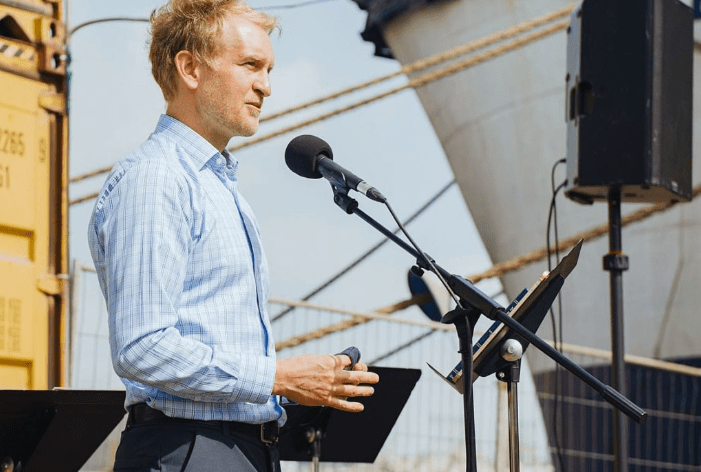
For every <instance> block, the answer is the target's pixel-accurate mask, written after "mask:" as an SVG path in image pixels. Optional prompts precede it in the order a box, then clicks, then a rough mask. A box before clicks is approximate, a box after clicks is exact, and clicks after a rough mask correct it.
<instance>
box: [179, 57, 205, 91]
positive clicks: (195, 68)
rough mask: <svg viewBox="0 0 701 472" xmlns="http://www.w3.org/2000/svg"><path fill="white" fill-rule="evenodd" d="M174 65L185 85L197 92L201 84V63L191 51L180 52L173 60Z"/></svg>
mask: <svg viewBox="0 0 701 472" xmlns="http://www.w3.org/2000/svg"><path fill="white" fill-rule="evenodd" d="M173 64H174V65H175V71H176V73H177V74H178V77H179V78H180V80H181V81H182V83H183V85H184V86H185V87H186V88H187V89H189V90H195V89H196V88H197V86H198V85H199V83H200V65H201V63H200V61H198V60H197V58H196V57H195V56H194V55H193V54H192V53H191V52H190V51H180V52H178V53H177V54H176V55H175V57H174V58H173Z"/></svg>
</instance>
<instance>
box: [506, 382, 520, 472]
mask: <svg viewBox="0 0 701 472" xmlns="http://www.w3.org/2000/svg"><path fill="white" fill-rule="evenodd" d="M508 396H509V451H510V454H509V461H510V464H511V467H510V469H509V470H511V472H519V471H520V470H521V459H520V450H519V438H518V383H516V382H514V381H511V382H509V383H508Z"/></svg>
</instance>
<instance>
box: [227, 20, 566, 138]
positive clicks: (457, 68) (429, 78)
mask: <svg viewBox="0 0 701 472" xmlns="http://www.w3.org/2000/svg"><path fill="white" fill-rule="evenodd" d="M568 26H569V21H561V22H558V23H556V24H554V25H552V26H549V27H548V28H544V29H543V30H541V31H538V32H536V33H532V34H529V35H526V36H525V37H523V38H521V39H518V40H514V41H510V42H508V43H506V44H504V45H503V46H499V47H496V48H494V49H491V50H489V51H487V52H484V53H482V54H478V55H476V56H472V57H470V58H468V59H465V60H463V61H460V62H457V63H455V64H453V65H451V66H448V67H445V68H442V69H439V70H438V71H436V72H433V73H429V74H425V75H423V76H420V77H418V78H415V79H411V80H410V81H409V82H407V83H406V84H404V85H400V86H398V87H395V88H393V89H390V90H387V91H385V92H382V93H379V94H377V95H373V96H372V97H369V98H366V99H364V100H360V101H357V102H355V103H351V104H350V105H347V106H345V107H341V108H338V109H336V110H333V111H331V112H328V113H323V114H321V115H319V116H317V117H315V118H311V119H308V120H305V121H302V122H300V123H297V124H294V125H290V126H288V127H286V128H282V129H279V130H277V131H273V132H271V133H268V134H264V135H262V136H260V137H258V138H256V139H251V140H248V141H246V142H244V143H241V144H239V145H237V146H231V147H229V148H228V151H229V152H235V151H239V150H241V149H245V148H247V147H250V146H253V145H255V144H259V143H261V142H263V141H268V140H270V139H273V138H277V137H279V136H282V135H284V134H288V133H291V132H292V131H296V130H298V129H300V128H305V127H307V126H310V125H313V124H315V123H318V122H320V121H325V120H328V119H330V118H333V117H336V116H339V115H342V114H344V113H347V112H349V111H352V110H355V109H356V108H360V107H364V106H366V105H370V104H371V103H374V102H377V101H379V100H382V99H384V98H387V97H391V96H392V95H396V94H398V93H399V92H403V91H404V90H407V89H410V88H418V87H422V86H424V85H427V84H429V83H431V82H434V81H436V80H439V79H442V78H445V77H447V76H449V75H452V74H455V73H457V72H462V71H463V70H465V69H468V68H470V67H473V66H476V65H478V64H480V63H482V62H484V61H487V60H489V59H493V58H495V57H497V56H500V55H502V54H505V53H507V52H510V51H512V50H514V49H517V48H520V47H523V46H525V45H527V44H530V43H532V42H534V41H537V40H539V39H542V38H544V37H546V36H549V35H551V34H554V33H556V32H558V31H561V30H564V29H566V28H567V27H568Z"/></svg>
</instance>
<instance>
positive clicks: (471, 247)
mask: <svg viewBox="0 0 701 472" xmlns="http://www.w3.org/2000/svg"><path fill="white" fill-rule="evenodd" d="M285 2H286V0H276V1H270V2H264V1H253V2H251V5H252V6H253V7H257V8H267V7H270V6H280V5H287V3H285ZM289 2H290V3H289V4H295V3H299V2H298V0H289ZM160 3H161V2H160V1H143V0H140V1H135V0H126V1H121V2H89V1H87V0H71V1H70V4H69V12H70V14H69V15H70V16H69V27H70V28H74V27H76V26H78V25H80V24H81V23H83V22H85V21H89V20H94V19H98V18H107V17H132V18H147V17H148V15H149V14H150V12H151V11H152V9H153V8H155V7H156V6H158V5H159V4H160ZM269 13H272V14H274V15H275V16H277V17H278V19H279V22H280V25H281V33H280V34H278V33H274V34H273V36H272V42H273V48H274V50H275V54H276V64H275V69H274V71H273V73H272V76H271V82H272V91H273V92H272V95H271V97H269V98H268V99H266V102H265V105H264V108H263V115H265V114H266V113H270V112H274V111H279V110H282V109H285V108H287V107H289V106H292V105H295V104H299V103H303V102H305V101H308V100H310V99H313V98H317V97H319V96H323V95H325V94H328V93H330V92H334V91H337V90H340V89H343V88H345V87H348V86H352V85H355V84H358V83H361V82H363V81H365V80H369V79H372V78H375V77H377V76H380V75H384V74H386V73H389V72H392V71H395V70H397V69H398V68H399V64H398V63H397V62H396V61H394V60H390V59H384V58H378V57H375V56H374V55H373V51H374V46H373V45H372V44H370V43H367V42H364V41H363V40H362V38H361V37H360V32H361V31H362V30H363V28H364V24H365V19H366V13H365V12H363V11H361V10H360V9H359V8H358V7H357V6H356V4H355V3H353V2H352V1H350V0H332V1H329V2H324V3H318V4H313V5H309V6H306V7H300V8H294V9H272V10H269ZM146 40H147V23H139V22H115V23H101V24H97V25H92V26H88V27H85V28H82V29H80V30H78V31H77V32H76V33H75V35H73V36H72V37H71V38H70V44H69V47H70V56H71V64H70V71H71V85H70V93H71V95H70V113H71V115H70V120H71V121H70V175H71V177H75V176H77V175H80V174H83V173H86V172H89V171H92V170H94V169H98V168H103V167H105V166H110V165H112V164H114V163H115V162H117V161H118V160H119V159H120V158H121V157H122V156H124V155H125V154H126V153H128V152H129V151H131V150H132V149H133V148H135V147H136V146H137V145H138V144H139V143H140V142H142V141H143V140H144V139H146V137H147V136H148V134H149V133H150V132H151V131H152V130H153V129H154V127H155V124H156V122H157V120H158V117H159V115H160V114H161V113H162V112H163V111H164V101H163V99H162V96H161V94H160V90H159V89H158V87H157V86H156V84H155V82H154V81H153V79H152V77H151V75H150V66H149V64H148V60H147V46H146ZM405 80H406V79H405V78H403V77H400V78H398V79H395V80H394V81H393V82H391V83H389V84H387V85H385V86H380V87H378V88H374V89H371V90H370V91H368V92H365V93H360V94H356V95H352V96H350V97H348V98H347V99H345V100H341V101H335V102H332V103H331V104H328V105H324V106H321V107H316V108H313V109H311V110H309V111H306V112H304V113H299V114H296V115H294V116H291V117H289V118H285V119H281V120H275V121H272V122H269V123H264V124H263V125H262V126H261V128H260V130H259V132H258V135H261V134H265V133H267V132H270V131H272V130H276V129H279V128H281V127H282V126H286V125H289V124H292V123H297V122H299V121H301V120H303V119H306V118H309V117H314V116H317V115H318V114H321V113H322V112H326V111H330V110H332V109H336V108H338V107H340V106H342V105H344V104H346V103H350V102H354V101H356V100H359V99H361V98H364V97H367V96H370V95H372V94H375V93H379V92H381V91H383V90H386V89H388V88H390V87H395V86H398V85H401V84H403V83H405ZM299 134H314V135H316V136H319V137H321V138H322V139H324V140H326V141H327V142H328V143H329V144H330V145H331V147H332V149H333V152H334V158H335V161H336V162H338V163H339V164H341V165H342V166H344V167H346V168H348V169H349V170H351V171H353V172H354V173H356V174H358V175H360V176H361V177H362V178H364V179H365V180H366V181H368V182H369V183H371V185H374V186H375V187H377V188H378V189H379V190H380V191H382V192H383V193H384V195H386V196H387V197H388V199H389V201H390V203H391V204H392V207H393V208H394V210H395V211H396V213H397V214H398V215H399V217H400V218H402V219H404V218H406V217H408V216H409V215H410V214H412V213H413V212H414V211H415V210H416V209H417V208H419V207H420V206H421V205H422V204H423V203H424V202H426V201H427V200H428V199H430V198H431V197H432V196H433V195H434V194H435V193H436V192H438V190H439V189H441V188H442V187H443V186H444V185H446V184H447V183H448V182H450V181H451V180H452V178H453V175H452V172H451V170H450V168H449V166H448V163H447V161H446V159H445V156H444V153H443V151H442V149H441V147H440V143H439V142H438V140H437V138H436V135H435V133H434V131H433V129H432V128H431V125H430V124H429V122H428V119H427V117H426V115H425V113H424V111H423V109H422V107H421V105H420V103H419V101H418V99H417V97H416V95H415V92H414V91H413V90H409V91H405V92H402V93H400V94H398V95H395V96H393V97H390V98H388V99H384V100H383V101H381V102H376V103H374V104H371V105H369V106H366V107H363V108H361V109H357V110H354V111H352V112H350V113H346V114H344V115H341V116H337V117H334V118H332V119H330V120H327V121H324V122H321V123H319V124H315V125H312V126H309V127H307V128H304V129H301V130H299V131H296V132H293V133H290V134H287V135H284V136H281V137H278V138H275V139H273V140H270V141H267V142H265V143H263V144H260V145H255V146H252V147H249V148H246V149H243V150H241V151H238V152H236V153H235V155H236V157H237V158H238V160H239V161H240V166H241V174H240V186H241V187H240V189H241V191H242V193H243V194H244V196H245V197H246V199H247V200H248V201H249V203H250V204H251V206H252V207H253V209H254V211H255V212H256V215H257V217H258V219H259V221H260V225H261V228H262V235H263V241H264V244H265V247H266V251H267V255H268V260H269V263H270V267H271V279H272V291H271V294H272V296H275V297H281V298H288V299H300V298H301V297H303V296H304V295H305V294H306V293H308V292H309V291H311V290H312V289H314V288H315V287H316V286H317V285H319V284H321V283H323V282H324V281H325V280H326V279H327V278H329V277H330V276H332V275H334V274H335V273H336V272H337V271H338V270H339V269H340V268H342V267H344V266H345V265H346V264H348V263H350V262H352V261H354V260H355V259H356V258H357V257H358V256H359V255H360V254H362V253H364V252H365V251H366V250H367V249H368V248H369V247H371V246H372V245H374V244H375V243H376V242H378V241H380V239H381V235H380V234H379V233H377V232H376V231H375V230H374V229H372V228H370V227H369V226H367V225H366V224H365V223H364V222H363V221H362V220H360V219H359V218H357V217H356V216H349V215H346V214H345V213H344V212H343V211H342V210H341V209H340V208H338V207H336V206H335V205H334V203H333V200H332V192H331V189H330V186H329V185H328V183H327V182H326V181H325V180H323V179H320V180H307V179H303V178H301V177H299V176H297V175H295V174H293V173H292V172H291V171H290V170H289V169H287V167H286V166H285V163H284V151H285V147H286V146H287V144H288V143H289V141H290V140H291V139H292V138H294V137H295V136H297V135H299ZM241 142H242V140H240V139H236V138H235V139H234V140H232V141H231V143H230V144H231V145H237V144H239V143H241ZM105 177H106V175H102V176H99V177H95V178H92V179H89V180H87V181H84V182H80V183H75V184H72V185H71V187H70V198H71V199H76V198H79V197H81V196H83V195H87V194H90V193H93V192H96V191H97V190H99V188H100V186H101V185H102V183H103V181H104V179H105ZM359 197H360V198H359V203H360V208H361V209H362V210H364V211H366V212H368V213H370V214H371V215H372V216H373V217H375V218H376V219H378V220H379V221H380V222H381V223H383V224H384V225H386V226H388V227H391V228H394V223H393V222H392V220H391V219H390V215H389V214H388V212H387V211H386V209H385V208H384V207H383V206H381V205H379V204H377V203H375V202H371V201H369V200H366V199H364V198H363V197H362V196H359ZM93 203H94V202H93V201H90V202H86V203H81V204H77V205H74V206H72V208H71V212H70V255H71V258H72V259H77V260H79V261H81V262H82V263H86V264H88V265H89V264H90V263H91V259H90V255H89V251H88V249H87V237H86V228H87V223H88V219H89V215H90V211H91V209H92V205H93ZM408 229H409V231H410V233H411V234H412V236H413V237H414V239H415V240H416V241H417V242H418V243H419V245H420V246H421V247H422V249H423V250H424V251H426V252H427V253H429V254H430V255H431V256H432V257H434V258H435V259H436V260H437V261H438V262H439V263H440V264H441V265H442V266H443V267H445V268H446V269H448V270H449V271H451V272H456V273H460V274H469V273H476V272H479V271H480V270H482V269H484V268H486V267H488V266H489V260H488V257H487V256H486V253H485V251H484V248H483V246H482V244H481V242H480V240H479V236H477V234H476V232H475V230H474V226H473V224H472V221H471V218H470V215H469V212H468V210H467V208H466V206H465V204H464V202H463V200H462V198H461V196H460V193H459V191H458V189H457V187H453V188H452V189H451V190H450V191H448V192H447V194H446V195H444V196H443V197H442V198H441V199H440V200H438V201H437V203H436V204H434V205H433V206H432V207H431V208H430V209H429V210H427V211H426V212H425V214H424V215H423V216H422V217H421V218H420V219H418V220H417V221H416V222H414V223H413V224H412V225H410V226H409V227H408ZM412 263H413V261H412V259H411V257H410V256H409V255H408V254H406V253H404V252H403V251H402V250H401V249H399V248H397V247H394V246H392V245H385V246H384V247H383V248H382V249H381V250H380V251H378V253H376V254H375V255H373V256H372V257H371V258H369V259H368V260H367V261H365V262H364V263H363V264H362V265H361V266H359V267H358V268H357V269H356V270H355V271H353V272H352V273H350V274H349V275H348V276H346V277H345V278H344V279H343V280H342V281H341V282H339V283H337V284H336V285H335V286H334V288H333V289H332V290H328V291H327V292H325V293H323V294H320V295H319V296H318V297H316V298H315V299H314V301H317V302H319V303H324V304H329V305H332V306H340V307H345V308H352V309H358V310H370V309H375V308H378V307H380V306H384V305H387V304H391V303H394V302H396V301H399V300H401V299H404V298H406V297H407V296H408V295H409V294H408V290H407V288H406V281H405V280H406V271H407V269H408V268H409V267H410V266H411V265H412Z"/></svg>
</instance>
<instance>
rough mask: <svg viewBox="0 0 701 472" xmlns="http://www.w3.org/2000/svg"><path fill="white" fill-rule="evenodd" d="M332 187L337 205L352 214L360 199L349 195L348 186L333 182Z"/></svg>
mask: <svg viewBox="0 0 701 472" xmlns="http://www.w3.org/2000/svg"><path fill="white" fill-rule="evenodd" d="M331 189H332V190H333V201H334V203H335V204H336V205H338V206H339V207H341V209H342V210H343V211H345V212H346V213H348V214H349V215H352V214H353V213H354V212H355V210H356V209H357V208H358V201H357V200H355V199H354V198H352V197H349V196H348V190H350V189H349V188H348V187H341V186H338V185H334V184H331Z"/></svg>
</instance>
